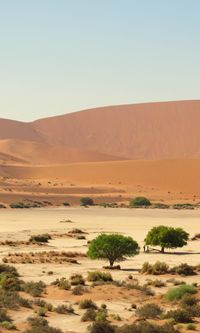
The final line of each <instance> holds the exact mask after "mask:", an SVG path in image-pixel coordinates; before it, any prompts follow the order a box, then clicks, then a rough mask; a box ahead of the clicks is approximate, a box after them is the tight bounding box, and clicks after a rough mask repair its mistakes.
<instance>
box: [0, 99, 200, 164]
mask: <svg viewBox="0 0 200 333" xmlns="http://www.w3.org/2000/svg"><path fill="white" fill-rule="evenodd" d="M199 124H200V101H178V102H162V103H145V104H134V105H121V106H110V107H102V108H96V109H90V110H85V111H81V112H75V113H71V114H66V115H63V116H57V117H52V118H46V119H41V120H37V121H35V122H32V123H22V122H16V121H11V120H4V119H0V139H14V140H22V141H29V142H30V141H33V142H37V143H41V144H43V145H46V144H48V145H52V146H54V148H52V149H53V154H55V156H56V151H57V152H58V151H61V150H63V154H65V153H64V149H63V147H64V146H65V147H67V148H69V149H72V148H73V149H77V151H76V152H75V151H74V152H73V154H72V153H71V154H72V155H73V158H71V160H70V158H69V159H67V162H70V161H72V162H81V161H91V160H92V159H93V157H94V161H97V160H99V161H103V160H108V159H111V160H112V159H113V156H114V159H116V160H118V159H120V158H125V159H144V160H147V159H177V158H178V159H179V158H198V157H200V130H199ZM37 147H38V149H39V151H41V150H42V148H41V146H40V145H38V146H37ZM48 147H49V146H48ZM71 147H72V148H71ZM23 148H24V147H23ZM35 148H36V146H34V149H33V148H32V147H30V149H33V151H32V154H33V156H32V160H33V162H34V160H35V161H36V162H37V163H38V161H39V162H40V163H44V161H43V159H42V155H43V154H41V153H40V152H38V153H36V150H37V149H35ZM40 149H41V150H40ZM16 151H17V153H18V152H19V148H16ZM26 151H27V150H26ZM85 151H92V152H95V154H94V156H93V157H91V154H88V155H87V154H86V156H85V157H84V158H83V157H82V155H83V154H85V153H84V152H85ZM50 153H51V154H52V151H51V149H50ZM96 153H98V154H100V155H98V156H97V155H96ZM35 154H36V155H37V156H36V157H35ZM101 154H103V156H102V155H101ZM14 155H16V152H15V151H14ZM58 155H59V156H60V153H58ZM69 155H70V154H69ZM75 155H76V156H75ZM105 155H109V156H111V158H110V157H109V156H107V158H106V156H105ZM87 156H88V157H87ZM20 158H22V159H25V160H26V156H23V149H21V151H20ZM40 158H41V161H40ZM57 158H58V157H57ZM28 159H29V158H28ZM60 160H62V159H60V158H58V161H57V163H60ZM64 161H65V158H64ZM47 162H49V163H55V159H53V161H51V158H49V160H48V158H47Z"/></svg>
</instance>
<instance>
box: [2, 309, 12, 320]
mask: <svg viewBox="0 0 200 333" xmlns="http://www.w3.org/2000/svg"><path fill="white" fill-rule="evenodd" d="M3 321H9V322H10V321H11V318H10V317H9V316H8V314H7V312H6V310H4V309H0V322H3Z"/></svg>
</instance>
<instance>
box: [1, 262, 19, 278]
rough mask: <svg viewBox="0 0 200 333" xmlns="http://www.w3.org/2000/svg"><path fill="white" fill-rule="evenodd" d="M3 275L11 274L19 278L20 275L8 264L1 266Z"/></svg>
mask: <svg viewBox="0 0 200 333" xmlns="http://www.w3.org/2000/svg"><path fill="white" fill-rule="evenodd" d="M1 273H10V274H12V275H14V276H19V274H18V272H17V270H16V268H15V267H14V266H10V265H6V264H0V274H1Z"/></svg>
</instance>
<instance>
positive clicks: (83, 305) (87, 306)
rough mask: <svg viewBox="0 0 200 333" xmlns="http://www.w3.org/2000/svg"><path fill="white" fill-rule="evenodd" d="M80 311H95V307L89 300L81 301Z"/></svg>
mask: <svg viewBox="0 0 200 333" xmlns="http://www.w3.org/2000/svg"><path fill="white" fill-rule="evenodd" d="M79 308H80V309H91V308H92V309H97V305H96V304H95V303H94V302H93V301H92V300H91V299H83V300H82V301H80V303H79Z"/></svg>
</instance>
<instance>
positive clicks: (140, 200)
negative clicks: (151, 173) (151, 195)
mask: <svg viewBox="0 0 200 333" xmlns="http://www.w3.org/2000/svg"><path fill="white" fill-rule="evenodd" d="M150 205H151V201H150V200H149V199H147V198H145V197H136V198H134V199H132V200H131V201H130V202H129V206H130V207H147V206H150Z"/></svg>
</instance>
